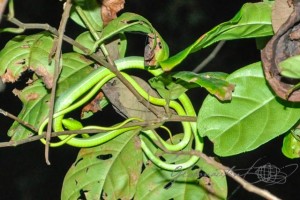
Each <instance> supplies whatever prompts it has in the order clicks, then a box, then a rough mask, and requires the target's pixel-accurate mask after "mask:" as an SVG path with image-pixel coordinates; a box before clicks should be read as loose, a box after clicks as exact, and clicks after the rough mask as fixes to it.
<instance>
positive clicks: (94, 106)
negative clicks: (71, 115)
mask: <svg viewBox="0 0 300 200" xmlns="http://www.w3.org/2000/svg"><path fill="white" fill-rule="evenodd" d="M103 96H104V94H103V93H102V92H99V94H98V95H97V96H96V97H95V98H94V99H93V100H92V101H91V102H90V103H89V104H87V105H86V106H84V107H83V108H82V111H81V116H83V115H84V114H83V113H85V112H92V113H96V112H98V111H100V110H101V109H102V108H101V107H100V106H99V102H100V101H101V100H102V98H103Z"/></svg>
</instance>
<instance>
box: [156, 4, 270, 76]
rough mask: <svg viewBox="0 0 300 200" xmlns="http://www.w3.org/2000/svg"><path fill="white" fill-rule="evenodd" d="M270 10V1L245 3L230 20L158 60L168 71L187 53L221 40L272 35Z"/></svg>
mask: <svg viewBox="0 0 300 200" xmlns="http://www.w3.org/2000/svg"><path fill="white" fill-rule="evenodd" d="M271 12H272V3H270V2H260V3H246V4H244V5H243V7H242V8H241V10H240V11H239V12H238V13H237V14H236V15H235V16H234V17H233V18H232V19H231V20H230V21H228V22H224V23H222V24H220V25H218V26H216V27H214V28H213V29H211V30H210V31H208V32H207V33H205V34H204V35H202V36H201V37H200V38H199V39H198V40H196V41H195V42H194V43H193V44H192V45H190V46H189V47H187V48H186V49H184V50H183V51H181V52H179V53H178V54H176V55H174V56H172V57H170V58H169V59H167V60H165V61H163V62H160V65H161V67H162V68H163V69H164V70H165V71H169V70H171V69H173V68H174V67H175V66H177V65H178V64H180V63H181V62H182V61H183V60H184V59H185V58H186V57H187V56H188V55H189V54H191V53H194V52H196V51H199V50H201V49H202V48H205V47H207V46H209V45H211V44H213V43H215V42H218V41H221V40H234V39H241V38H256V37H264V36H270V35H273V29H272V22H271Z"/></svg>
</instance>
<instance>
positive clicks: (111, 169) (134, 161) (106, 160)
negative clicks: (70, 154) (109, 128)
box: [61, 131, 142, 200]
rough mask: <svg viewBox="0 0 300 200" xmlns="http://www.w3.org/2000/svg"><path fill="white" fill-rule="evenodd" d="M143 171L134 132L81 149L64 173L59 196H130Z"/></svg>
mask: <svg viewBox="0 0 300 200" xmlns="http://www.w3.org/2000/svg"><path fill="white" fill-rule="evenodd" d="M141 170H142V150H141V148H140V146H139V141H138V138H136V131H130V132H126V133H124V134H123V135H120V136H118V137H116V138H114V139H113V140H111V141H109V142H107V143H105V144H102V145H99V146H96V147H93V148H86V149H81V150H80V152H79V154H78V157H77V159H76V162H75V163H74V164H73V165H72V167H71V168H70V169H69V171H68V173H67V175H66V176H65V179H64V183H63V188H62V194H61V199H62V200H64V199H68V200H69V199H132V197H133V195H134V193H135V191H136V185H137V182H138V179H139V176H140V173H141Z"/></svg>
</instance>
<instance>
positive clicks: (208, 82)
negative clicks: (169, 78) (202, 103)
mask: <svg viewBox="0 0 300 200" xmlns="http://www.w3.org/2000/svg"><path fill="white" fill-rule="evenodd" d="M173 77H174V78H177V79H181V80H183V81H186V82H187V83H188V84H191V85H195V84H197V85H198V86H200V87H204V88H205V89H206V90H207V91H208V92H209V93H211V94H213V95H215V96H216V97H217V98H218V99H220V100H222V101H223V100H230V99H231V95H232V92H233V90H234V85H233V84H230V83H229V82H228V81H226V80H225V78H226V77H227V74H226V73H222V72H207V73H201V74H196V73H194V72H189V71H181V72H177V73H175V74H174V75H173Z"/></svg>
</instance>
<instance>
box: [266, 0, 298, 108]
mask: <svg viewBox="0 0 300 200" xmlns="http://www.w3.org/2000/svg"><path fill="white" fill-rule="evenodd" d="M293 6H294V11H293V12H292V14H291V15H290V16H289V18H288V20H287V21H286V22H285V23H284V24H283V25H282V26H281V27H280V28H279V29H278V31H277V32H276V34H275V35H274V36H273V37H272V39H271V40H270V41H269V42H268V44H267V45H266V47H265V48H264V49H263V50H262V53H261V59H262V63H263V69H264V73H265V76H266V79H267V81H268V83H269V85H270V86H271V88H272V89H273V90H274V92H275V93H276V95H277V96H279V97H280V98H282V99H285V100H288V101H292V102H300V90H295V91H293V88H294V87H295V83H294V82H293V80H290V79H284V78H283V77H282V76H281V74H280V71H279V67H278V65H279V63H280V62H282V61H284V60H286V59H287V58H289V57H292V56H296V55H300V41H299V40H298V39H297V37H298V35H299V32H300V24H299V22H300V14H299V13H300V1H299V0H297V1H293ZM291 90H292V91H293V92H292V93H291Z"/></svg>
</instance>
